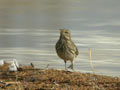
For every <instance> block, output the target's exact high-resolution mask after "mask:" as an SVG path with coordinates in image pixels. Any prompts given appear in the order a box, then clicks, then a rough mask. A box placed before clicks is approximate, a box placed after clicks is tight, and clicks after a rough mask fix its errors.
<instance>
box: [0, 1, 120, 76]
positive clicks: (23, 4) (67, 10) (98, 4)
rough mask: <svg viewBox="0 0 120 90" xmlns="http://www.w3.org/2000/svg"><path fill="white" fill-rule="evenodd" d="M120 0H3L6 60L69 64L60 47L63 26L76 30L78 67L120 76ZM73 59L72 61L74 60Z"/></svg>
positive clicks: (0, 26)
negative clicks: (58, 51)
mask: <svg viewBox="0 0 120 90" xmlns="http://www.w3.org/2000/svg"><path fill="white" fill-rule="evenodd" d="M119 4H120V1H119V0H0V59H12V58H16V59H17V60H18V62H19V63H20V64H25V65H26V64H27V65H29V64H30V63H31V62H33V63H34V64H35V66H36V67H39V68H45V67H46V66H47V65H48V64H49V68H58V69H64V62H63V60H61V59H60V58H58V56H57V55H56V52H55V44H56V42H57V40H58V38H59V29H60V28H67V29H70V32H71V36H72V40H73V41H74V42H75V44H76V45H77V47H78V49H79V52H80V54H79V56H78V57H77V58H75V64H74V65H75V69H76V70H78V71H81V72H91V68H90V63H89V55H88V49H89V48H91V49H92V60H93V65H94V69H95V72H96V73H99V74H105V75H111V76H120V30H119V29H120V12H119V9H120V5H119ZM68 64H70V63H68Z"/></svg>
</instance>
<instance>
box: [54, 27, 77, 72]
mask: <svg viewBox="0 0 120 90" xmlns="http://www.w3.org/2000/svg"><path fill="white" fill-rule="evenodd" d="M56 52H57V55H58V56H59V57H60V58H61V59H63V60H64V62H65V70H67V68H66V62H67V61H71V65H70V66H69V67H68V68H71V69H72V70H74V68H73V63H74V58H75V57H76V56H77V55H78V53H79V52H78V49H77V47H76V45H75V44H74V43H73V42H72V40H71V36H70V32H69V31H68V30H67V29H60V38H59V40H58V42H57V43H56Z"/></svg>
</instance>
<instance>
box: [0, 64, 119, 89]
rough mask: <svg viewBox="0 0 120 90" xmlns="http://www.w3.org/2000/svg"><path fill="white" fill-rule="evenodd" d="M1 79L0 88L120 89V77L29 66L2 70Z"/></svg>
mask: <svg viewBox="0 0 120 90" xmlns="http://www.w3.org/2000/svg"><path fill="white" fill-rule="evenodd" d="M26 67H27V68H26ZM0 81H1V82H0V90H119V89H120V78H117V77H109V76H101V75H94V74H90V73H80V72H70V71H64V70H55V69H46V70H38V69H34V68H31V67H30V69H29V67H28V66H24V67H23V68H22V69H21V71H18V72H0ZM96 82H97V83H96Z"/></svg>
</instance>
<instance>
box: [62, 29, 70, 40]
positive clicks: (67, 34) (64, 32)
mask: <svg viewBox="0 0 120 90" xmlns="http://www.w3.org/2000/svg"><path fill="white" fill-rule="evenodd" d="M60 37H61V38H63V39H66V40H69V39H71V36H70V32H69V30H67V29H60Z"/></svg>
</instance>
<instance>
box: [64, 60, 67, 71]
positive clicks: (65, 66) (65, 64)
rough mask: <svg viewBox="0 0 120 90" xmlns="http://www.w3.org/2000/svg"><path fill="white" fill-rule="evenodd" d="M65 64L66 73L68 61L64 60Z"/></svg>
mask: <svg viewBox="0 0 120 90" xmlns="http://www.w3.org/2000/svg"><path fill="white" fill-rule="evenodd" d="M64 62H65V71H67V67H66V60H64Z"/></svg>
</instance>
